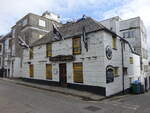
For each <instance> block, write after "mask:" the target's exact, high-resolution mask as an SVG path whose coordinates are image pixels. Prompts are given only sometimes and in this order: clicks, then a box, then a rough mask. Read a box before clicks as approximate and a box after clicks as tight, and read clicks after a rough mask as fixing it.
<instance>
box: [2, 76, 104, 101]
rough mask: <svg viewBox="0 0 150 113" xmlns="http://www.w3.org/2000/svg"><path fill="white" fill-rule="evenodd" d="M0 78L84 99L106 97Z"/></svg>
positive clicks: (90, 99) (91, 99)
mask: <svg viewBox="0 0 150 113" xmlns="http://www.w3.org/2000/svg"><path fill="white" fill-rule="evenodd" d="M0 80H4V81H9V82H12V83H15V84H19V85H24V86H27V87H32V88H38V89H41V90H47V91H50V92H57V93H61V94H64V95H70V96H75V97H80V98H82V100H86V101H100V100H104V99H106V97H105V96H101V95H97V94H93V93H90V92H87V91H79V90H75V89H70V88H65V87H60V86H49V85H41V84H36V83H30V82H24V81H22V80H21V79H9V78H0Z"/></svg>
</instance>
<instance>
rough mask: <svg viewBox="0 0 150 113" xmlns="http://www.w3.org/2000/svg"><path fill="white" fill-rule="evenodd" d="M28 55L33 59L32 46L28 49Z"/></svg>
mask: <svg viewBox="0 0 150 113" xmlns="http://www.w3.org/2000/svg"><path fill="white" fill-rule="evenodd" d="M29 57H30V59H33V48H30V49H29Z"/></svg>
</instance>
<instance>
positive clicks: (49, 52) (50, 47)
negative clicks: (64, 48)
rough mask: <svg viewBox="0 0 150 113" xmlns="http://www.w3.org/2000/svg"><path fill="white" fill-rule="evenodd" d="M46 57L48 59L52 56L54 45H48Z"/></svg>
mask: <svg viewBox="0 0 150 113" xmlns="http://www.w3.org/2000/svg"><path fill="white" fill-rule="evenodd" d="M46 56H47V57H51V56H52V44H51V43H48V44H46Z"/></svg>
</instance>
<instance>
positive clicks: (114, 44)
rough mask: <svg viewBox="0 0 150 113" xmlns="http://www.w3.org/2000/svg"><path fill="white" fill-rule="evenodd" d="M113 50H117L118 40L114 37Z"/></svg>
mask: <svg viewBox="0 0 150 113" xmlns="http://www.w3.org/2000/svg"><path fill="white" fill-rule="evenodd" d="M112 48H113V49H117V38H116V37H115V36H112Z"/></svg>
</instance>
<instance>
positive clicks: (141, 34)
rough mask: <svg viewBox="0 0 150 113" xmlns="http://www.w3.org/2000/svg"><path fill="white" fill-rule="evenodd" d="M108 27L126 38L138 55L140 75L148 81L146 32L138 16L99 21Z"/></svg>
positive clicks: (149, 79) (149, 78)
mask: <svg viewBox="0 0 150 113" xmlns="http://www.w3.org/2000/svg"><path fill="white" fill-rule="evenodd" d="M100 23H101V24H103V25H104V26H106V27H107V28H108V29H110V30H112V31H114V32H115V33H117V34H119V35H120V36H122V37H123V38H124V39H126V40H127V41H128V42H129V43H130V44H131V46H132V48H133V49H134V51H135V52H136V53H138V54H139V55H140V59H141V61H140V63H141V75H143V76H144V78H145V81H150V77H149V73H148V71H149V66H148V62H149V60H148V50H147V49H148V47H147V46H148V45H147V33H146V28H145V26H144V24H143V21H142V20H141V18H140V17H135V18H131V19H127V20H122V19H121V18H120V17H118V16H117V17H112V18H109V19H106V20H103V21H101V22H100Z"/></svg>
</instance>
